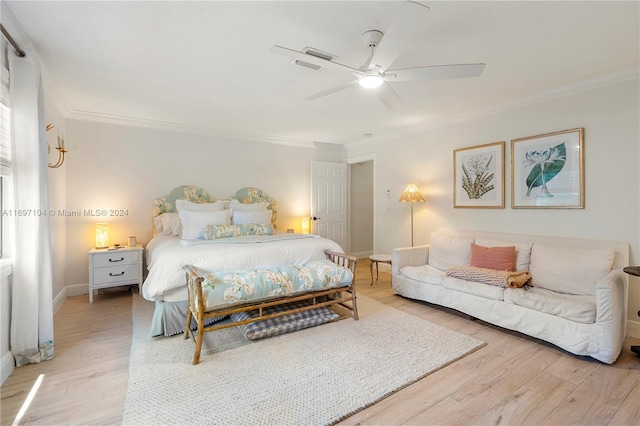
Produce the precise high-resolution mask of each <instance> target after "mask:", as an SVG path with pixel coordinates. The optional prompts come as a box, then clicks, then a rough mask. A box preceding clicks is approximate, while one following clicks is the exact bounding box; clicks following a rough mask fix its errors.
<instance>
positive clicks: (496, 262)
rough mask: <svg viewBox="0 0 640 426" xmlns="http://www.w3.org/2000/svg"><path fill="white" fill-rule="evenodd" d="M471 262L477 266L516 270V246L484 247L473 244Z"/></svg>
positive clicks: (499, 269) (498, 269)
mask: <svg viewBox="0 0 640 426" xmlns="http://www.w3.org/2000/svg"><path fill="white" fill-rule="evenodd" d="M470 263H471V266H475V267H476V268H487V269H495V270H497V271H515V266H516V247H515V246H508V247H483V246H478V245H476V244H471V262H470Z"/></svg>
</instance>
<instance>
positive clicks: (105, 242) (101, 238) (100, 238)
mask: <svg viewBox="0 0 640 426" xmlns="http://www.w3.org/2000/svg"><path fill="white" fill-rule="evenodd" d="M108 247H109V224H108V223H96V248H97V249H103V248H108Z"/></svg>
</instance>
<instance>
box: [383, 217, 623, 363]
mask: <svg viewBox="0 0 640 426" xmlns="http://www.w3.org/2000/svg"><path fill="white" fill-rule="evenodd" d="M472 243H474V244H476V245H478V246H482V247H503V246H515V247H516V263H517V266H516V267H515V269H516V270H517V271H521V270H528V271H529V272H530V273H531V281H530V282H529V283H528V284H527V285H526V286H525V287H523V288H508V287H500V286H495V285H488V284H483V283H480V282H471V281H465V280H463V279H459V278H455V277H453V276H447V275H446V270H447V269H448V268H450V267H451V266H455V265H469V262H470V256H471V247H470V246H471V244H472ZM628 262H629V245H628V244H627V243H623V242H614V241H600V240H586V239H575V238H562V237H549V236H537V235H523V234H504V233H494V232H475V231H463V230H446V229H439V230H437V231H436V232H434V233H433V234H432V235H431V240H430V244H429V245H424V246H418V247H409V248H398V249H394V250H393V254H392V286H393V291H394V292H395V293H396V294H399V295H401V296H404V297H407V298H411V299H418V300H423V301H426V302H429V303H433V304H437V305H442V306H446V307H449V308H453V309H455V310H458V311H460V312H464V313H466V314H468V315H470V316H472V317H475V318H478V319H481V320H483V321H486V322H489V323H492V324H495V325H498V326H500V327H504V328H507V329H510V330H516V331H519V332H522V333H524V334H528V335H530V336H533V337H536V338H540V339H542V340H546V341H548V342H551V343H553V344H554V345H557V346H559V347H560V348H562V349H565V350H567V351H569V352H571V353H574V354H576V355H586V356H590V357H593V358H595V359H597V360H599V361H602V362H604V363H607V364H611V363H613V362H614V361H615V360H616V359H617V358H618V356H619V355H620V351H621V349H622V342H623V340H624V335H625V324H626V317H627V287H628V280H627V276H626V274H625V273H623V271H622V268H623V267H625V266H627V265H628ZM450 271H452V270H450Z"/></svg>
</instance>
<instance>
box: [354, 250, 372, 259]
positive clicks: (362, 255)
mask: <svg viewBox="0 0 640 426" xmlns="http://www.w3.org/2000/svg"><path fill="white" fill-rule="evenodd" d="M349 254H350V255H352V256H355V257H357V258H358V259H367V258H368V257H369V256H371V255H372V254H373V252H372V251H359V252H354V253H349Z"/></svg>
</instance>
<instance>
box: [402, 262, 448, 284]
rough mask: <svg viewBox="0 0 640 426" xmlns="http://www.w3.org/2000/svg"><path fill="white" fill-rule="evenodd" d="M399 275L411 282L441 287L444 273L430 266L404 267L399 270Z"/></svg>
mask: <svg viewBox="0 0 640 426" xmlns="http://www.w3.org/2000/svg"><path fill="white" fill-rule="evenodd" d="M400 274H402V275H404V276H405V277H407V278H411V279H412V280H416V281H420V282H423V283H427V284H431V285H442V279H443V278H444V274H445V271H441V270H440V269H438V268H434V267H433V266H431V265H420V266H405V267H403V268H402V269H400Z"/></svg>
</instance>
